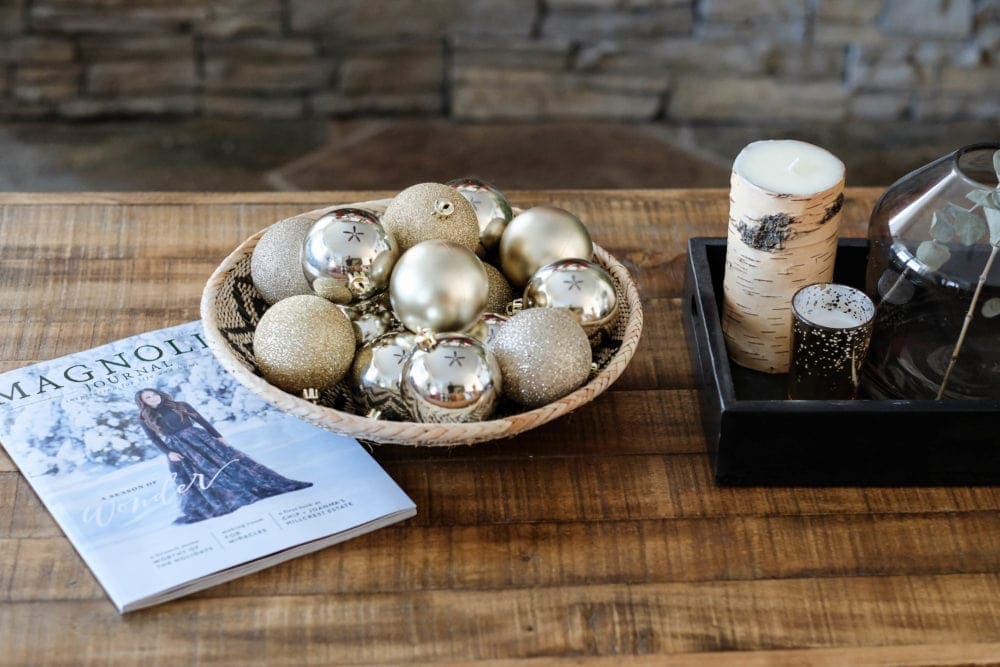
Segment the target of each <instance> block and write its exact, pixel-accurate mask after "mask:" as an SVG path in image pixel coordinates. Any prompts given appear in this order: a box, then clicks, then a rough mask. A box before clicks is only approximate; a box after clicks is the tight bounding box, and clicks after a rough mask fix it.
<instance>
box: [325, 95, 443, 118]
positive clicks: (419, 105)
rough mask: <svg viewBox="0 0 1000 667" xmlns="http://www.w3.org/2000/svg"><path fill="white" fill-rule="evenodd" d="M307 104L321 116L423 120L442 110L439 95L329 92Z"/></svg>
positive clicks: (441, 101) (441, 96) (441, 100)
mask: <svg viewBox="0 0 1000 667" xmlns="http://www.w3.org/2000/svg"><path fill="white" fill-rule="evenodd" d="M310 103H311V107H312V111H313V113H314V114H316V115H320V116H339V115H348V114H357V113H375V114H396V115H421V116H425V115H437V114H440V113H441V112H442V111H443V110H444V96H443V94H442V93H441V92H436V93H420V92H415V93H373V94H365V95H345V94H344V93H339V92H331V91H328V92H323V93H319V94H317V95H313V96H312V98H311V100H310Z"/></svg>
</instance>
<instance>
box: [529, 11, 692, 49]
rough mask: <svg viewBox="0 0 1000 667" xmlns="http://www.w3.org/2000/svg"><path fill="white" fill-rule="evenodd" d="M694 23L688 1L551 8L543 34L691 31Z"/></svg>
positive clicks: (626, 34) (617, 35) (639, 34)
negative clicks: (606, 7)
mask: <svg viewBox="0 0 1000 667" xmlns="http://www.w3.org/2000/svg"><path fill="white" fill-rule="evenodd" d="M693 26H694V17H693V13H692V9H691V5H690V4H689V3H688V2H683V3H670V4H667V5H664V6H652V7H648V8H645V7H644V8H641V9H638V10H633V9H630V8H629V9H616V10H609V11H558V10H552V11H549V12H548V13H547V14H546V15H545V17H544V19H543V21H542V30H541V32H542V35H543V36H546V37H564V38H568V39H573V40H592V39H614V38H630V39H635V38H644V37H659V36H663V35H689V34H691V30H692V28H693Z"/></svg>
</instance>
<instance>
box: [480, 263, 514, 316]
mask: <svg viewBox="0 0 1000 667" xmlns="http://www.w3.org/2000/svg"><path fill="white" fill-rule="evenodd" d="M483 268H484V269H486V279H487V280H488V281H489V284H490V291H489V294H488V295H487V296H486V312H488V313H505V312H507V304H509V303H510V302H511V301H513V300H514V288H513V287H511V286H510V283H509V282H507V279H506V278H505V277H504V275H503V274H502V273H500V269H498V268H497V267H495V266H493V265H492V264H487V263H486V262H483Z"/></svg>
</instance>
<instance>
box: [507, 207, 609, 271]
mask: <svg viewBox="0 0 1000 667" xmlns="http://www.w3.org/2000/svg"><path fill="white" fill-rule="evenodd" d="M593 256H594V245H593V243H592V242H591V240H590V233H589V232H587V228H586V227H584V225H583V223H582V222H580V219H579V218H577V217H576V216H575V215H573V214H572V213H570V212H569V211H566V210H563V209H561V208H558V207H556V206H534V207H532V208H529V209H528V210H526V211H524V212H522V213H519V214H517V215H515V216H514V219H513V220H511V221H510V223H508V225H507V229H506V231H504V233H503V237H502V238H501V239H500V267H501V268H502V269H503V273H504V275H505V276H507V279H508V280H510V282H511V284H513V285H514V287H524V286H525V285H526V284H527V283H528V280H529V279H530V278H531V276H532V275H533V274H534V273H535V271H537V270H538V269H540V268H542V267H543V266H545V265H546V264H550V263H551V262H555V261H556V260H560V259H570V258H575V259H588V260H589V259H591V258H592V257H593Z"/></svg>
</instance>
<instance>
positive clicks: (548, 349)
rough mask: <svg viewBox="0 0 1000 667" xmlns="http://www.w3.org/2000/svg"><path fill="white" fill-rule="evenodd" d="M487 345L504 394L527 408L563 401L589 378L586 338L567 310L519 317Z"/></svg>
mask: <svg viewBox="0 0 1000 667" xmlns="http://www.w3.org/2000/svg"><path fill="white" fill-rule="evenodd" d="M489 347H490V350H491V351H492V352H493V354H495V355H496V358H497V363H498V364H499V365H500V373H501V375H502V376H503V393H504V395H505V396H507V397H508V398H510V399H511V400H513V401H516V402H517V403H520V404H521V405H524V406H527V407H529V408H536V407H539V406H542V405H545V404H546V403H551V402H552V401H554V400H556V399H559V398H562V397H563V396H565V395H566V394H568V393H570V392H571V391H573V390H574V389H577V388H578V387H580V385H582V384H583V383H584V382H586V381H587V377H588V375H589V374H590V364H591V361H592V356H591V351H590V342H589V341H588V340H587V334H585V333H584V332H583V328H582V327H581V326H580V324H579V322H577V321H576V318H575V317H573V314H572V313H570V312H569V311H568V310H565V309H563V308H532V309H530V310H523V311H521V312H519V313H517V314H516V315H514V316H513V317H511V318H510V321H509V322H507V323H506V324H504V325H503V326H502V327H500V330H499V331H498V332H497V334H496V336H495V337H494V338H493V342H492V343H491V344H490V346H489Z"/></svg>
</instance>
